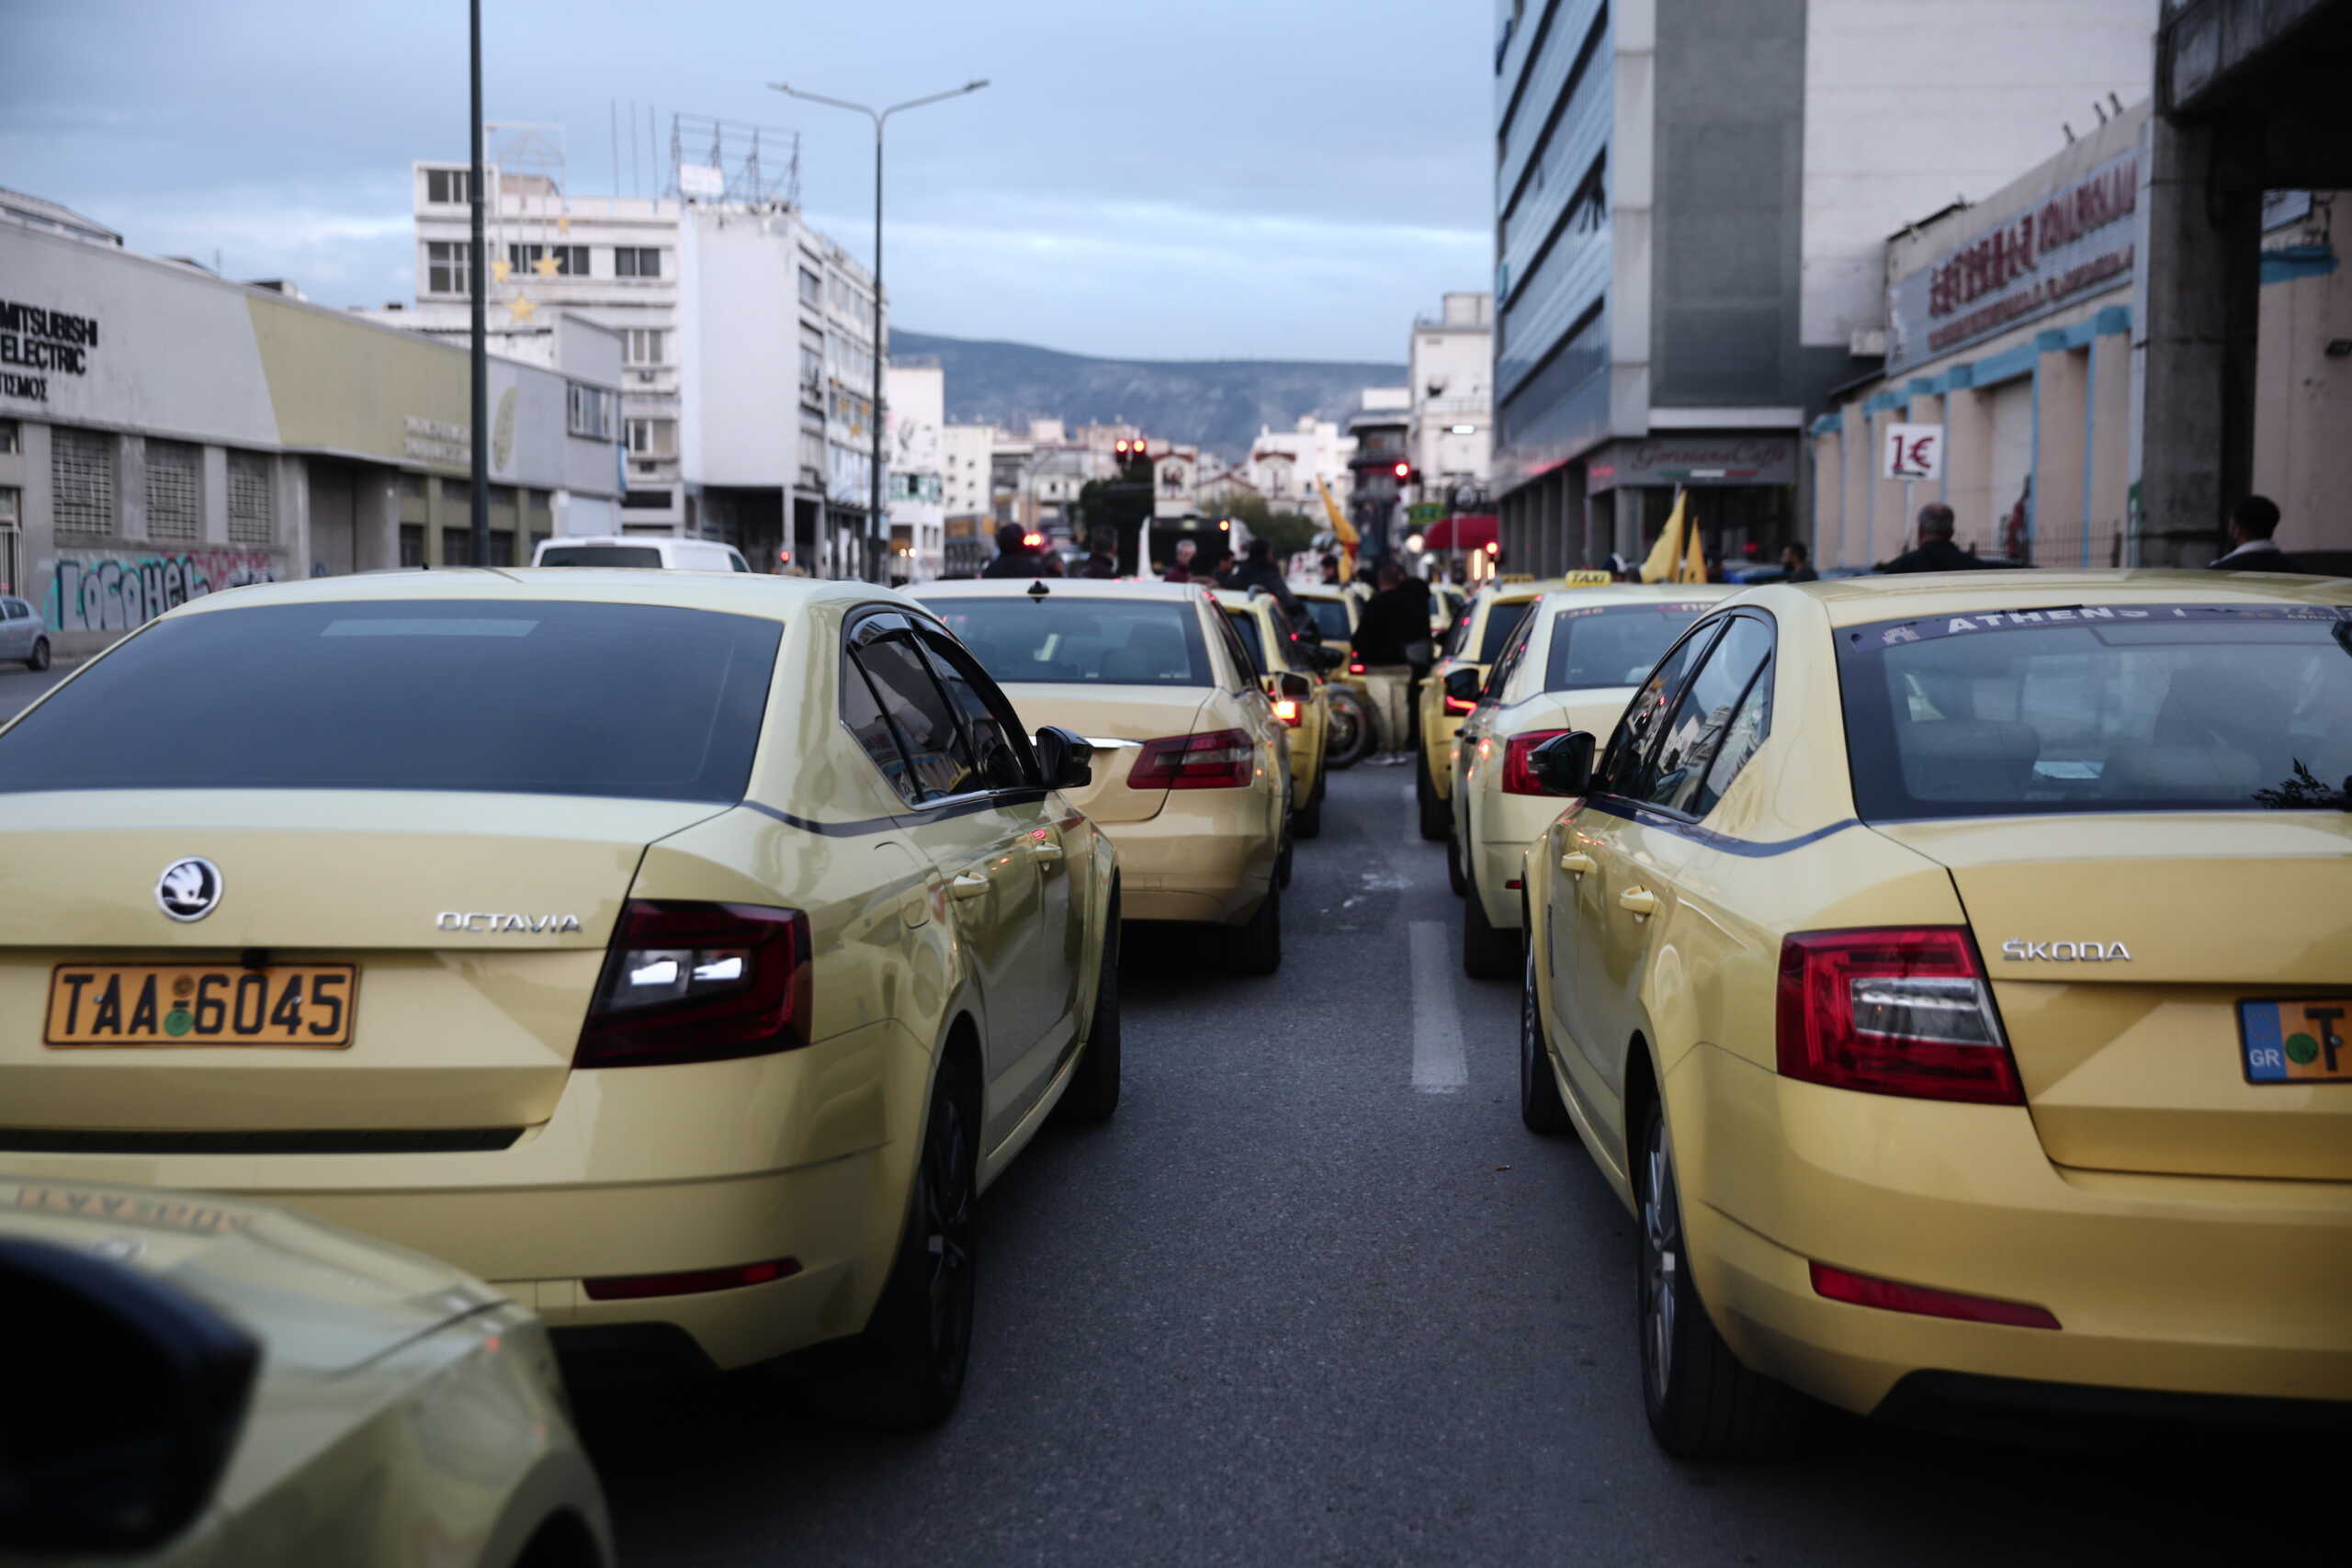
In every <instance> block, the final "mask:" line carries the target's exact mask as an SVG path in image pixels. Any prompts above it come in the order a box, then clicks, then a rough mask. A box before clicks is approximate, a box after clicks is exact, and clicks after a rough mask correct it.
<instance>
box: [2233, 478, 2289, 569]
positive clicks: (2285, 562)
mask: <svg viewBox="0 0 2352 1568" xmlns="http://www.w3.org/2000/svg"><path fill="white" fill-rule="evenodd" d="M2277 532H2278V502H2275V501H2272V500H2271V499H2270V498H2269V497H2268V496H2267V495H2249V496H2247V497H2246V498H2245V500H2244V501H2241V502H2238V503H2237V504H2236V505H2235V506H2233V507H2231V508H2230V547H2229V549H2228V550H2227V551H2225V552H2224V553H2223V554H2222V556H2221V558H2219V559H2217V560H2215V561H2214V562H2213V570H2215V571H2296V570H2301V569H2300V568H2298V567H2297V566H2296V565H2295V558H2294V557H2292V556H2290V555H2289V554H2288V553H2287V552H2286V551H2284V550H2282V549H2280V548H2279V547H2278V540H2276V539H2274V538H2272V537H2271V536H2272V535H2273V534H2276V533H2277Z"/></svg>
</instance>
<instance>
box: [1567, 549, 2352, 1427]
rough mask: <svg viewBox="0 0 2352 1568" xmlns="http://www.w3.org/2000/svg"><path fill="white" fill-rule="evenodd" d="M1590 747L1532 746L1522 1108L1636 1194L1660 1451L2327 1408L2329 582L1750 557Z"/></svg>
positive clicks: (2344, 1278)
mask: <svg viewBox="0 0 2352 1568" xmlns="http://www.w3.org/2000/svg"><path fill="white" fill-rule="evenodd" d="M1592 746H1593V738H1592V737H1591V736H1590V735H1589V734H1577V735H1571V736H1566V737H1562V738H1561V739H1556V740H1554V741H1552V742H1550V743H1549V744H1548V745H1547V746H1546V747H1544V749H1542V750H1538V751H1537V752H1536V754H1535V757H1534V759H1533V761H1534V766H1535V768H1536V771H1537V772H1538V773H1539V774H1540V775H1542V776H1544V777H1545V778H1546V779H1547V781H1548V782H1549V783H1550V784H1552V786H1553V787H1554V788H1555V789H1556V790H1558V791H1559V792H1561V793H1562V794H1564V795H1571V796H1574V797H1576V798H1573V799H1571V800H1569V801H1568V802H1567V803H1566V811H1565V813H1564V814H1563V815H1562V816H1561V818H1559V820H1558V822H1557V823H1556V824H1555V826H1554V827H1553V828H1552V829H1549V830H1548V831H1547V832H1546V833H1545V834H1544V836H1543V837H1542V838H1541V839H1539V840H1538V842H1537V844H1536V846H1535V848H1534V849H1533V850H1532V851H1531V852H1530V854H1529V856H1528V878H1527V882H1528V886H1527V912H1528V919H1530V921H1531V922H1532V925H1531V928H1530V934H1531V942H1530V948H1529V953H1530V956H1529V960H1528V963H1527V964H1526V987H1525V1000H1524V1003H1523V1007H1522V1011H1523V1014H1524V1023H1523V1028H1522V1036H1523V1038H1522V1043H1521V1068H1522V1088H1521V1110H1522V1112H1523V1114H1524V1116H1525V1118H1526V1120H1527V1121H1528V1122H1529V1124H1530V1125H1531V1126H1533V1127H1536V1128H1539V1129H1546V1130H1548V1129H1555V1128H1559V1127H1563V1126H1566V1125H1568V1124H1570V1123H1573V1124H1574V1125H1575V1126H1576V1127H1577V1130H1578V1131H1579V1133H1580V1134H1582V1136H1583V1139H1584V1142H1585V1144H1586V1145H1587V1147H1589V1149H1590V1150H1591V1151H1592V1154H1593V1157H1594V1158H1595V1159H1596V1161H1597V1162H1598V1163H1599V1164H1600V1168H1601V1170H1602V1172H1603V1174H1604V1175H1605V1176H1606V1178H1607V1179H1608V1180H1609V1182H1610V1184H1611V1186H1612V1187H1614V1188H1615V1189H1616V1190H1617V1193H1618V1195H1619V1197H1620V1198H1621V1199H1623V1201H1625V1202H1626V1203H1627V1205H1628V1206H1629V1207H1631V1208H1632V1209H1633V1210H1634V1213H1636V1214H1637V1215H1638V1217H1639V1227H1638V1228H1639V1233H1640V1240H1639V1248H1640V1266H1639V1271H1638V1280H1637V1290H1638V1296H1639V1301H1640V1303H1641V1323H1642V1332H1641V1357H1640V1359H1641V1378H1642V1383H1643V1393H1644V1398H1645V1404H1646V1407H1647V1411H1648V1415H1649V1420H1650V1424H1651V1427H1652V1429H1653V1431H1654V1432H1655V1433H1656V1434H1657V1437H1658V1438H1659V1440H1660V1441H1661V1442H1662V1443H1663V1444H1664V1445H1665V1446H1666V1447H1667V1448H1668V1449H1669V1450H1673V1451H1676V1452H1678V1453H1691V1454H1702V1453H1726V1452H1736V1451H1741V1450H1754V1449H1757V1448H1759V1447H1765V1446H1769V1445H1770V1444H1771V1443H1772V1442H1773V1441H1775V1440H1776V1439H1777V1438H1780V1437H1781V1436H1782V1435H1783V1434H1784V1433H1785V1431H1786V1428H1787V1427H1788V1425H1789V1422H1790V1419H1791V1416H1792V1411H1793V1410H1794V1408H1795V1406H1794V1405H1793V1404H1792V1400H1791V1398H1790V1396H1789V1392H1788V1391H1789V1390H1791V1389H1796V1390H1801V1391H1803V1392H1804V1393H1808V1394H1812V1395H1814V1396H1816V1397H1817V1398H1820V1399H1823V1400H1826V1401H1827V1402H1828V1403H1830V1404H1834V1405H1838V1406H1842V1407H1843V1408H1845V1409H1848V1410H1851V1411H1857V1412H1873V1413H1883V1414H1886V1415H1888V1416H1898V1415H1900V1416H1937V1415H1939V1414H1942V1413H1945V1412H1949V1411H1951V1410H1952V1409H1954V1408H1959V1407H1978V1406H1983V1405H1985V1404H1988V1403H1989V1404H1998V1405H2008V1406H2020V1407H2024V1408H2026V1409H2029V1410H2030V1409H2037V1408H2048V1409H2092V1410H2100V1411H2107V1412H2110V1413H2117V1414H2129V1413H2133V1412H2157V1413H2161V1412H2165V1411H2177V1410H2188V1409H2201V1410H2205V1411H2222V1412H2229V1413H2235V1414H2239V1415H2247V1416H2256V1417H2259V1418H2264V1419H2267V1418H2269V1417H2271V1416H2281V1415H2283V1416H2289V1417H2294V1416H2312V1415H2315V1414H2323V1413H2324V1414H2327V1415H2329V1416H2333V1417H2334V1418H2336V1419H2340V1418H2341V1417H2342V1416H2344V1415H2345V1414H2346V1412H2345V1411H2344V1410H2343V1409H2342V1408H2341V1406H2340V1404H2339V1405H2336V1406H2335V1407H2333V1408H2331V1407H2330V1405H2329V1403H2328V1402H2342V1401H2346V1400H2352V1312H2347V1311H2346V1303H2347V1302H2352V1050H2346V1049H2344V1048H2343V1043H2344V1040H2345V1035H2346V1031H2345V1028H2344V1020H2345V1019H2346V1017H2347V1016H2352V903H2347V901H2346V898H2345V896H2344V895H2345V888H2346V865H2347V864H2348V863H2352V798H2347V796H2346V783H2347V775H2352V584H2346V583H2345V582H2341V581H2336V582H2325V581H2312V580H2295V579H2288V578H2270V579H2267V580H2263V579H2255V578H2251V577H2248V576H2245V575H2235V574H2231V575H2224V574H2219V573H2215V574H2207V573H2189V572H2154V571H2149V572H2129V573H2092V572H2084V573H2069V574H2064V575H2060V574H2055V573H2049V572H2037V573H2035V574H2034V576H2033V578H2032V579H2030V580H2024V579H2022V578H2020V577H2018V576H2011V575H2008V574H1994V573H1974V572H1972V573H1968V574H1966V575H1965V576H1962V575H1961V574H1951V575H1949V576H1927V577H1915V578H1909V579H1894V578H1861V579H1854V580H1849V581H1842V582H1837V583H1828V582H1824V583H1818V584H1813V585H1809V586H1806V587H1802V588H1798V587H1769V588H1763V589H1758V590H1756V591H1754V592H1750V593H1748V594H1747V595H1745V596H1744V597H1742V598H1740V599H1738V600H1736V601H1733V602H1731V603H1729V604H1725V605H1724V606H1723V607H1721V608H1720V609H1719V610H1718V611H1717V612H1715V613H1714V614H1713V615H1709V616H1708V617H1706V618H1704V619H1702V620H1701V621H1700V622H1699V623H1698V624H1697V625H1696V626H1693V627H1692V628H1691V630H1690V631H1689V632H1688V633H1687V634H1686V635H1685V636H1684V637H1682V639H1681V640H1680V641H1679V642H1678V643H1677V644H1676V646H1675V647H1674V649H1672V650H1671V651H1670V652H1669V653H1668V654H1667V656H1666V657H1665V659H1664V660H1662V661H1661V662H1660V663H1659V664H1658V666H1657V670H1656V671H1654V672H1653V673H1652V674H1651V675H1650V677H1649V678H1648V680H1647V681H1646V682H1645V683H1644V684H1643V686H1642V688H1641V690H1640V691H1639V693H1638V694H1636V695H1635V697H1634V701H1633V703H1632V705H1630V706H1629V707H1628V709H1627V710H1626V713H1625V716H1624V717H1623V720H1622V721H1621V722H1620V723H1619V724H1618V725H1617V727H1616V728H1615V730H1614V732H1613V734H1612V736H1611V739H1609V742H1608V745H1607V747H1606V749H1605V750H1604V751H1603V752H1602V753H1601V755H1600V757H1599V758H1598V759H1597V760H1595V759H1594V758H1593V757H1592Z"/></svg>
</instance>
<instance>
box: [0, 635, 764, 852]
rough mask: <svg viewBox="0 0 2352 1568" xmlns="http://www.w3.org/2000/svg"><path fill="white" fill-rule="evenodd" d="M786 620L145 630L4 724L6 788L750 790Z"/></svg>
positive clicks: (693, 796) (733, 795) (691, 793)
mask: <svg viewBox="0 0 2352 1568" xmlns="http://www.w3.org/2000/svg"><path fill="white" fill-rule="evenodd" d="M781 631H782V627H781V626H779V625H778V624H777V623H776V622H775V621H773V620H766V619H755V618H753V617H751V616H746V615H715V614H712V613H710V612H707V611H703V610H685V609H677V608H672V607H665V606H657V605H644V604H538V603H533V602H527V601H508V600H479V599H477V600H466V601H462V602H460V601H441V600H434V601H423V602H417V601H409V602H401V603H392V604H384V603H368V604H274V605H255V606H254V607H252V608H250V609H240V610H221V611H216V612H213V613H211V614H209V615H187V616H185V617H181V618H178V619H172V620H164V621H161V622H158V623H156V624H155V625H153V626H150V627H148V628H147V629H146V630H145V631H142V632H141V633H140V634H139V635H138V636H136V637H132V638H130V640H129V641H128V642H126V643H124V644H123V645H122V646H121V647H119V648H118V649H115V650H114V651H113V652H111V653H109V654H108V655H107V657H106V658H104V659H102V660H98V661H97V662H96V663H95V664H93V665H91V666H90V668H89V669H87V670H85V671H83V672H82V674H81V675H80V676H78V677H77V678H76V679H75V680H74V681H73V682H72V683H70V684H68V685H66V686H65V687H63V688H62V689H61V690H59V691H58V692H57V694H55V695H54V696H52V697H51V699H50V700H49V701H48V702H46V703H44V704H42V705H40V707H39V708H37V709H35V710H34V711H32V712H30V713H28V714H27V715H26V716H24V717H23V718H22V719H21V720H19V721H18V722H17V724H16V726H15V727H14V728H10V729H8V730H7V731H6V732H5V733H0V791H22V790H52V789H392V790H473V791H492V792H499V793H513V794H525V795H620V796H629V797H634V798H639V799H649V800H707V801H712V802H724V803H727V804H730V805H731V804H732V803H734V802H736V801H739V800H741V799H742V798H743V788H744V784H745V782H746V781H747V780H748V779H749V777H750V776H751V769H752V750H753V748H754V747H755V746H756V745H757V744H758V742H759V736H760V720H761V716H762V714H763V712H764V711H765V708H766V705H767V695H768V687H769V682H770V678H771V676H772V675H773V673H774V671H775V657H776V644H777V639H778V636H779V634H780V633H781Z"/></svg>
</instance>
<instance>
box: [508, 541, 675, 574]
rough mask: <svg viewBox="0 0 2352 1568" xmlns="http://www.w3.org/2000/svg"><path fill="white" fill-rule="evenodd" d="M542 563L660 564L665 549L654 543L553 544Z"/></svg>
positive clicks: (547, 549) (543, 553) (641, 565)
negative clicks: (662, 550)
mask: <svg viewBox="0 0 2352 1568" xmlns="http://www.w3.org/2000/svg"><path fill="white" fill-rule="evenodd" d="M538 564H539V565H541V566H627V567H647V566H650V567H656V568H658V567H660V566H661V564H662V552H661V551H660V550H659V549H657V548H655V547H653V546H651V545H549V546H548V547H547V548H546V549H545V550H543V551H541V552H540V555H539V562H538Z"/></svg>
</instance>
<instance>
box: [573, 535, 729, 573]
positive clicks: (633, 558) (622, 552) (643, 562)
mask: <svg viewBox="0 0 2352 1568" xmlns="http://www.w3.org/2000/svg"><path fill="white" fill-rule="evenodd" d="M531 564H532V565H533V566H603V567H621V568H625V569H631V570H652V571H750V570H752V568H751V563H749V562H748V561H746V560H744V558H743V557H742V553H741V551H739V550H737V549H736V548H735V547H734V546H732V545H722V544H719V543H718V542H717V541H716V540H712V539H679V538H673V537H672V536H669V535H667V534H626V535H622V534H609V535H604V536H597V537H593V538H571V539H563V538H556V539H541V540H540V541H539V543H538V547H537V549H535V550H533V551H532V552H531Z"/></svg>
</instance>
